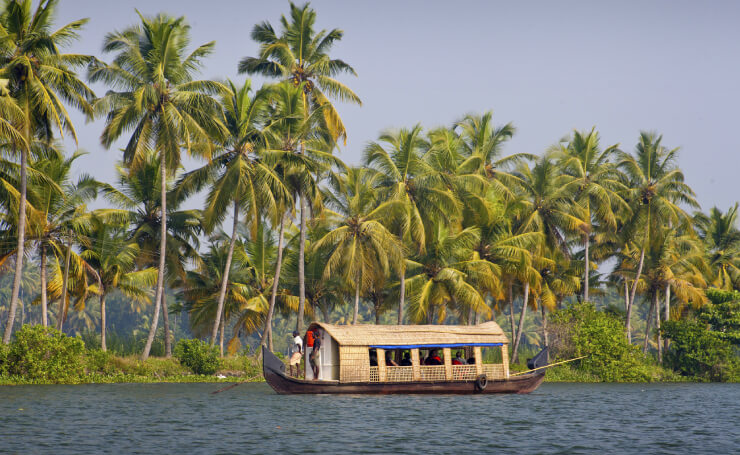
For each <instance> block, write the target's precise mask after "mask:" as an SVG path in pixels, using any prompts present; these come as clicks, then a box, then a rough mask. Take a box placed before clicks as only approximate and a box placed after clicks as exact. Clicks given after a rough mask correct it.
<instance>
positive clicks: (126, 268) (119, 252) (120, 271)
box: [80, 218, 157, 351]
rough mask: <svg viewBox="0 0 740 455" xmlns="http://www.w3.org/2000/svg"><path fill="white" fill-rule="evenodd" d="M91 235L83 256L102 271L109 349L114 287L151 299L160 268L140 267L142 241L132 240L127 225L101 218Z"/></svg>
mask: <svg viewBox="0 0 740 455" xmlns="http://www.w3.org/2000/svg"><path fill="white" fill-rule="evenodd" d="M95 224H96V226H95V229H94V231H93V232H92V233H91V235H90V236H88V237H85V238H84V239H83V240H82V242H81V243H82V245H83V247H84V250H83V251H82V252H81V253H80V256H81V257H82V258H83V259H84V260H85V261H86V262H87V263H88V264H90V265H91V267H92V268H93V269H94V270H95V271H96V272H97V273H98V277H97V278H98V296H99V297H100V346H101V349H102V350H103V351H105V350H107V346H106V341H105V335H106V333H105V327H106V324H105V322H106V321H105V317H106V312H105V300H106V297H107V296H108V295H109V294H110V293H111V292H113V291H116V290H118V291H121V292H122V293H123V295H125V296H126V297H128V298H130V299H133V300H136V301H140V302H147V303H148V302H149V301H150V295H149V294H150V293H149V292H148V290H147V289H151V287H152V286H153V285H154V283H155V281H156V279H157V270H156V269H154V268H151V267H150V268H147V269H144V270H139V271H136V270H135V269H136V257H137V255H138V254H139V252H140V250H139V245H137V244H136V242H134V241H132V240H130V239H129V238H128V235H127V233H126V231H125V228H123V227H119V226H115V225H111V224H109V223H107V222H106V221H105V220H101V219H100V218H97V219H96V222H95Z"/></svg>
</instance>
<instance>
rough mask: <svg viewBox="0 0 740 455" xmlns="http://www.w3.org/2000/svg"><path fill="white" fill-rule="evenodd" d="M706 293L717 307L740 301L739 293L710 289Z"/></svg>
mask: <svg viewBox="0 0 740 455" xmlns="http://www.w3.org/2000/svg"><path fill="white" fill-rule="evenodd" d="M704 293H705V294H706V295H707V298H708V299H709V300H711V302H712V303H714V304H715V305H718V304H720V303H725V302H732V301H740V292H739V291H725V290H722V289H715V288H708V289H705V290H704Z"/></svg>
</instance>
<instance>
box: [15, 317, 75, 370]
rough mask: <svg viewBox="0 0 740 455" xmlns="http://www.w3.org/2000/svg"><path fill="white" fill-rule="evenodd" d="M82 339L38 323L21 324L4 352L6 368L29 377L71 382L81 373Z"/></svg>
mask: <svg viewBox="0 0 740 455" xmlns="http://www.w3.org/2000/svg"><path fill="white" fill-rule="evenodd" d="M84 353H85V345H84V343H83V342H82V340H81V339H79V338H76V337H74V338H73V337H68V336H67V335H65V334H64V333H62V332H60V331H58V330H56V329H53V328H50V327H43V326H40V325H35V326H30V325H25V326H23V327H21V329H20V330H19V331H17V332H16V334H15V340H13V343H11V345H10V350H9V351H8V355H7V372H8V374H10V375H17V376H22V377H24V378H25V379H29V380H40V381H50V382H70V381H75V380H78V379H79V378H80V377H81V376H82V375H83V374H84Z"/></svg>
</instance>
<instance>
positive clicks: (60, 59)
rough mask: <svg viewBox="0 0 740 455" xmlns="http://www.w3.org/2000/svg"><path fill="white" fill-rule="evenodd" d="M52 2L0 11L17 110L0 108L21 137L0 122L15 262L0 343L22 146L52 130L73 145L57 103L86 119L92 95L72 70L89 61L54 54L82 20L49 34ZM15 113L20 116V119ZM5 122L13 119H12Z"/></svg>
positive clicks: (2, 49) (1, 60) (16, 0)
mask: <svg viewBox="0 0 740 455" xmlns="http://www.w3.org/2000/svg"><path fill="white" fill-rule="evenodd" d="M57 3H58V0H42V1H40V2H39V5H38V6H37V7H36V10H35V11H33V12H32V8H31V6H32V2H31V0H5V2H4V5H3V7H2V11H1V12H0V29H1V30H3V33H4V35H5V36H3V38H2V40H0V68H2V70H0V79H2V80H3V83H2V86H3V92H5V93H6V95H5V96H9V97H12V98H13V99H14V101H15V103H13V104H15V105H16V106H17V107H18V108H20V111H21V112H20V113H19V112H18V111H17V110H16V109H15V108H14V107H13V106H12V104H11V102H10V101H7V102H3V103H2V104H3V105H4V106H5V109H6V110H10V111H12V112H13V113H14V114H15V115H14V117H15V119H14V120H15V121H14V125H13V126H14V127H15V130H16V131H18V132H21V134H22V137H23V140H22V141H21V140H20V137H18V135H16V134H14V133H13V130H12V129H11V128H9V126H7V122H3V124H4V125H6V126H4V127H3V130H4V133H5V135H10V136H9V138H10V139H11V142H12V146H11V148H12V150H13V153H14V154H18V155H20V187H19V191H20V201H19V204H18V207H19V215H18V234H17V245H18V247H17V251H16V257H17V260H16V268H15V278H14V280H13V290H12V294H11V300H10V308H11V311H10V313H9V315H8V323H7V326H6V328H5V333H4V335H3V343H5V344H7V343H9V342H10V335H11V331H12V327H13V319H14V317H15V307H16V304H17V301H18V292H19V290H20V280H21V274H22V270H23V257H24V247H25V229H26V213H25V207H26V190H27V188H26V185H27V182H26V180H27V169H26V167H27V165H28V145H29V144H30V143H31V142H32V141H33V139H34V137H35V136H36V135H39V136H44V138H45V139H49V138H50V137H51V134H52V131H53V130H54V129H58V130H59V132H60V133H61V134H64V131H67V132H69V133H70V134H71V136H72V137H73V138H74V139H75V141H76V140H77V135H76V132H75V130H74V125H73V124H72V120H71V119H70V117H69V114H68V113H67V110H66V109H65V107H64V105H63V101H64V102H66V103H68V104H70V105H72V106H74V107H76V108H78V109H80V110H82V111H83V112H84V113H85V114H87V115H91V114H92V111H91V106H90V102H91V101H92V99H93V98H94V96H95V95H94V94H93V92H92V90H90V89H89V88H88V87H87V86H86V85H85V84H84V83H83V82H82V81H81V80H80V79H79V78H78V77H77V75H76V74H75V72H74V69H75V68H77V67H80V66H84V65H86V64H88V63H89V62H90V61H91V59H92V58H91V57H89V56H86V55H80V54H64V53H61V52H60V49H61V48H62V47H64V45H66V44H69V43H70V42H71V41H74V40H75V39H77V38H78V35H77V32H78V31H79V30H80V29H81V28H82V26H83V25H84V24H85V23H86V22H87V19H81V20H77V21H73V22H71V23H69V24H67V25H65V26H63V27H61V28H59V29H58V30H56V31H52V27H53V21H54V12H55V9H56V6H57ZM18 114H21V115H20V118H19V116H18ZM8 119H9V120H13V117H10V118H8Z"/></svg>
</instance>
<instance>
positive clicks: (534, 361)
mask: <svg viewBox="0 0 740 455" xmlns="http://www.w3.org/2000/svg"><path fill="white" fill-rule="evenodd" d="M548 350H549V348H548V347H547V346H545V349H543V350H541V351H540V352H539V353H538V354H537V355H536V356H534V357H532V358H531V359H528V360H527V368H529V369H530V370H534V369H537V368H542V367H544V366H546V365H547V362H548V360H549V359H548V357H549V356H548Z"/></svg>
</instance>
